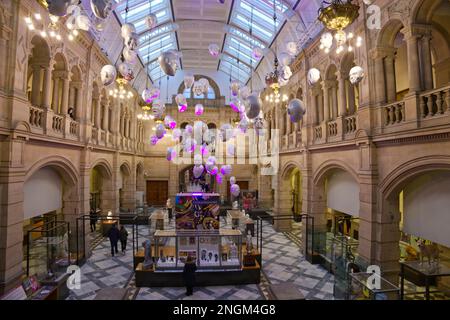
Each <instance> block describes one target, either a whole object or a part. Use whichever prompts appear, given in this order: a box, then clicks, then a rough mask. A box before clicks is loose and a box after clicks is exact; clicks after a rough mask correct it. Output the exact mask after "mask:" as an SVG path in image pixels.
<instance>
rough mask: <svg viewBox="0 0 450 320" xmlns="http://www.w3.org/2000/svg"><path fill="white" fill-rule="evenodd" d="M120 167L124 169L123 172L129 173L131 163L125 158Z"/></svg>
mask: <svg viewBox="0 0 450 320" xmlns="http://www.w3.org/2000/svg"><path fill="white" fill-rule="evenodd" d="M122 168H124V169H125V172H124V173H126V174H127V175H131V165H130V163H129V162H128V161H127V160H125V161H123V162H122V164H121V165H120V169H122Z"/></svg>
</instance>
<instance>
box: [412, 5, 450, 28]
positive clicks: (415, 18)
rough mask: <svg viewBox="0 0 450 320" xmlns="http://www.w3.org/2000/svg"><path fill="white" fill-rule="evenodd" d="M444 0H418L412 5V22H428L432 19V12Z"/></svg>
mask: <svg viewBox="0 0 450 320" xmlns="http://www.w3.org/2000/svg"><path fill="white" fill-rule="evenodd" d="M443 2H444V0H418V1H416V3H415V4H414V5H413V7H412V14H411V18H412V22H413V23H429V22H430V21H431V19H432V16H433V13H434V12H435V10H436V8H438V7H439V6H440V5H441V4H442V3H443Z"/></svg>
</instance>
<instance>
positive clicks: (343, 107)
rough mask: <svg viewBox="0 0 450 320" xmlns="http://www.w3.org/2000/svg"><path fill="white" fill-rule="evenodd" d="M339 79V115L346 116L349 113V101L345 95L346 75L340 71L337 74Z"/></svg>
mask: <svg viewBox="0 0 450 320" xmlns="http://www.w3.org/2000/svg"><path fill="white" fill-rule="evenodd" d="M337 77H338V81H339V97H338V99H339V117H344V116H346V115H347V101H346V96H345V76H344V75H343V74H341V73H340V72H338V74H337Z"/></svg>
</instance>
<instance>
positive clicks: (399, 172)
mask: <svg viewBox="0 0 450 320" xmlns="http://www.w3.org/2000/svg"><path fill="white" fill-rule="evenodd" d="M436 170H450V156H443V155H442V156H438V155H436V156H426V157H421V158H416V159H412V160H410V161H408V162H405V163H403V164H401V165H400V166H398V167H396V168H395V169H393V170H392V171H391V172H390V173H389V174H388V175H387V176H386V177H385V178H384V179H383V181H382V182H381V183H380V192H381V194H382V195H383V198H384V199H386V198H387V197H389V196H390V195H391V194H392V193H395V192H396V191H398V188H399V187H400V186H401V185H404V184H405V183H407V182H408V181H410V180H411V179H413V178H414V177H416V176H417V175H420V174H422V173H426V172H429V171H436Z"/></svg>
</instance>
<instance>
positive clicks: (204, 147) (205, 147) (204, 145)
mask: <svg viewBox="0 0 450 320" xmlns="http://www.w3.org/2000/svg"><path fill="white" fill-rule="evenodd" d="M200 150H201V152H202V156H207V155H208V153H209V149H208V146H207V145H206V144H203V145H202V146H201V147H200Z"/></svg>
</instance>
